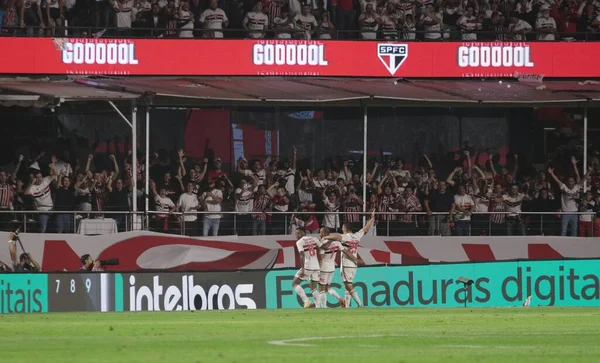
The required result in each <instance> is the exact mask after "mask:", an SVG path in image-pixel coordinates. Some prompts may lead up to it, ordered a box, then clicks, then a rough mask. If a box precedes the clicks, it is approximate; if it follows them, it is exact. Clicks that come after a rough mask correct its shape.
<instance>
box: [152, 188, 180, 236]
mask: <svg viewBox="0 0 600 363" xmlns="http://www.w3.org/2000/svg"><path fill="white" fill-rule="evenodd" d="M152 194H153V196H154V202H155V203H156V208H155V209H156V211H157V212H163V213H164V214H163V213H158V214H155V215H154V219H155V220H156V221H157V222H159V224H158V226H157V227H158V228H159V229H160V230H161V231H162V232H168V231H169V213H170V212H173V211H175V203H173V200H172V199H171V198H169V197H168V196H167V188H166V187H164V186H162V187H160V190H159V192H158V193H157V192H156V184H153V185H152Z"/></svg>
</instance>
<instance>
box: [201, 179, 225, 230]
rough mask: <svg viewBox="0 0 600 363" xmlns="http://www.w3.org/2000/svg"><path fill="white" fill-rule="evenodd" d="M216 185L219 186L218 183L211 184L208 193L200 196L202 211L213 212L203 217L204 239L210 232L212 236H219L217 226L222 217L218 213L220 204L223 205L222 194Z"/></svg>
mask: <svg viewBox="0 0 600 363" xmlns="http://www.w3.org/2000/svg"><path fill="white" fill-rule="evenodd" d="M217 184H220V182H214V181H213V182H211V184H210V185H209V191H208V192H204V194H202V201H203V203H204V210H205V211H207V212H214V213H210V214H205V215H204V221H203V227H204V228H203V235H204V236H205V237H206V236H208V233H209V232H210V231H211V230H212V235H213V236H218V235H219V224H220V222H221V217H222V215H221V214H220V212H221V203H223V192H222V191H221V190H220V189H218V188H217Z"/></svg>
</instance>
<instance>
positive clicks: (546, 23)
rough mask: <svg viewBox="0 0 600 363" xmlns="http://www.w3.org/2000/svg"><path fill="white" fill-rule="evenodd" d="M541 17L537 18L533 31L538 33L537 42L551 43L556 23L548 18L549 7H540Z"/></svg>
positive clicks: (553, 38) (554, 35)
mask: <svg viewBox="0 0 600 363" xmlns="http://www.w3.org/2000/svg"><path fill="white" fill-rule="evenodd" d="M540 10H541V13H542V16H540V17H539V18H537V21H536V22H535V29H536V30H537V32H538V40H546V41H552V40H555V39H556V21H555V20H554V18H552V17H550V7H549V6H546V5H544V6H542V7H541V9H540Z"/></svg>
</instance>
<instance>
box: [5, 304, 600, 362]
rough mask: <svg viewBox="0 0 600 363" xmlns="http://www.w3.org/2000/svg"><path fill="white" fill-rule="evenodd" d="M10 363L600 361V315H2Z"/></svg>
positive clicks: (569, 311) (556, 311) (540, 311)
mask: <svg viewBox="0 0 600 363" xmlns="http://www.w3.org/2000/svg"><path fill="white" fill-rule="evenodd" d="M0 329H1V330H0V331H1V333H0V357H1V358H0V361H1V362H11V363H12V362H36V363H38V362H39V363H46V362H77V363H89V362H108V363H116V362H178V363H186V362H192V363H195V362H202V363H213V362H238V363H250V362H260V363H271V362H282V363H287V362H290V363H291V362H302V363H313V362H314V363H349V362H368V363H379V362H413V361H422V362H488V361H489V362H511V363H512V362H515V363H516V362H527V363H530V362H597V361H599V360H600V344H599V343H600V309H595V308H502V309H483V308H478V309H469V308H466V309H461V308H449V309H344V310H342V309H306V310H304V309H296V310H255V311H243V310H237V311H196V312H168V313H167V312H154V313H89V314H78V313H65V314H58V313H55V314H30V315H25V314H23V315H3V316H0Z"/></svg>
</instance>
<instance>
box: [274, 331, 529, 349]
mask: <svg viewBox="0 0 600 363" xmlns="http://www.w3.org/2000/svg"><path fill="white" fill-rule="evenodd" d="M408 336H413V337H414V335H413V334H372V335H342V336H334V337H304V338H293V339H285V340H271V341H268V342H267V344H271V345H279V346H286V347H314V346H316V344H305V343H298V342H310V341H315V340H334V339H356V338H387V337H408ZM363 347H365V348H366V347H371V348H375V347H379V346H375V345H364V346H363ZM437 347H440V348H464V349H484V348H485V349H535V347H532V346H503V345H496V346H493V345H492V346H483V345H461V344H446V345H438V346H437Z"/></svg>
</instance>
